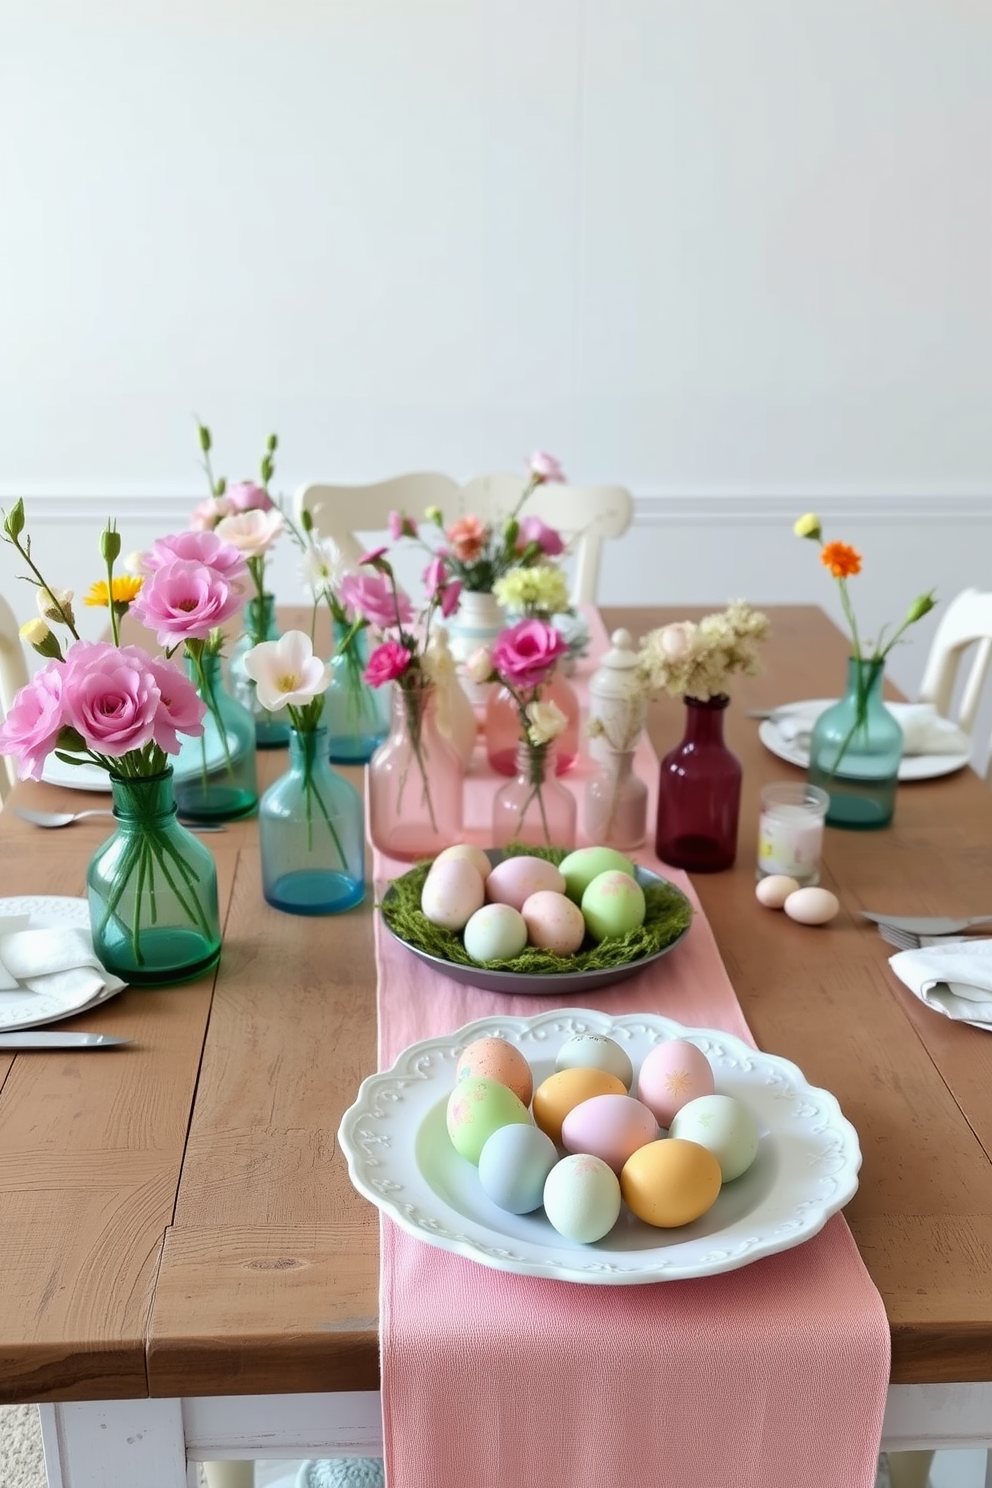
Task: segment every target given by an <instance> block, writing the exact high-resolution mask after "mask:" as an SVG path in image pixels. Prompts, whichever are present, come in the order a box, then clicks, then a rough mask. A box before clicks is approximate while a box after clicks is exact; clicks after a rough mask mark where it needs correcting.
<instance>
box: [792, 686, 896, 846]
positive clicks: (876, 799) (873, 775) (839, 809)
mask: <svg viewBox="0 0 992 1488" xmlns="http://www.w3.org/2000/svg"><path fill="white" fill-rule="evenodd" d="M884 679H885V663H884V661H881V660H865V661H862V660H861V659H860V658H859V657H856V656H852V657H851V659H850V660H849V661H848V664H847V690H846V691H845V693H844V696H843V697H842V698H841V699H840V701H839V702H836V703H834V704H833V706H832V707H830V708H827V709H826V710H825V711H824V712H823V713H821V714H820V716H819V718H818V719H817V720H816V723H815V724H814V725H813V734H812V738H811V740H810V747H809V767H808V769H807V772H806V778H807V780H809V782H810V784H811V785H818V786H820V788H821V789H822V790H825V791H826V792H827V795H828V796H829V798H830V804H829V806H828V807H827V816H826V820H827V825H828V826H831V827H849V828H852V829H853V830H855V831H872V830H874V829H875V828H877V827H886V826H888V824H889V822H890V821H891V820H892V816H893V813H894V811H895V804H896V790H897V787H898V783H899V764H900V761H901V760H902V750H903V736H902V729H901V727H900V725H899V722H898V720H897V719H896V718H895V717H894V716H893V715H892V714H891V713H890V712H889V710H888V708H887V707H886V706H885V703H884V702H883V701H882V686H883V682H884Z"/></svg>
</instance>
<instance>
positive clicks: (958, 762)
mask: <svg viewBox="0 0 992 1488" xmlns="http://www.w3.org/2000/svg"><path fill="white" fill-rule="evenodd" d="M836 701H837V699H836V698H810V699H809V700H808V701H807V702H805V703H787V704H786V705H785V707H784V708H783V710H782V711H783V712H790V711H795V712H796V713H801V714H802V715H803V717H809V718H814V717H816V716H817V715H819V714H820V713H823V712H824V711H825V710H826V709H827V708H832V707H833V705H834V703H835V702H836ZM758 738H759V739H760V740H761V742H762V744H764V746H765V748H766V749H767V750H769V751H770V753H772V754H774V755H777V756H778V758H779V759H782V760H787V761H788V762H789V764H790V765H798V766H799V768H800V769H801V770H805V769H807V767H808V766H809V746H808V745H807V744H805V743H801V742H800V741H799V740H797V739H786V738H785V737H783V735H782V732H781V730H780V729H779V726H778V720H777V719H775V718H763V719H762V720H761V722H760V723H759V724H758ZM970 761H971V746H970V745H969V746H968V748H967V749H960V750H958V751H956V752H955V753H954V754H904V755H903V757H902V759H901V760H900V761H899V779H900V780H901V781H906V780H936V779H938V778H939V777H940V776H941V775H953V774H955V772H956V771H958V770H963V769H964V767H965V765H967V764H969V763H970Z"/></svg>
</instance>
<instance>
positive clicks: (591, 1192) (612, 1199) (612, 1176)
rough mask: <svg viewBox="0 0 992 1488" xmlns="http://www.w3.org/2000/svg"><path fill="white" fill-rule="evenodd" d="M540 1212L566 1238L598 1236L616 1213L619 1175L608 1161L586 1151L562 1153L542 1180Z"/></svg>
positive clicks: (607, 1229)
mask: <svg viewBox="0 0 992 1488" xmlns="http://www.w3.org/2000/svg"><path fill="white" fill-rule="evenodd" d="M544 1212H545V1214H546V1215H547V1216H548V1219H549V1220H550V1222H551V1224H552V1225H553V1226H554V1228H555V1229H556V1230H557V1231H558V1233H559V1234H560V1235H564V1236H565V1237H566V1238H567V1239H569V1240H580V1241H581V1242H582V1243H583V1244H585V1245H589V1244H591V1243H592V1242H593V1241H594V1240H602V1238H603V1236H604V1235H608V1234H609V1232H610V1230H612V1228H613V1226H614V1225H615V1224H616V1222H617V1219H618V1217H619V1214H620V1182H619V1179H618V1178H617V1175H616V1173H614V1171H613V1169H612V1168H611V1167H610V1165H609V1164H608V1163H605V1162H603V1160H602V1158H599V1157H593V1156H591V1155H590V1154H589V1153H587V1152H582V1153H576V1154H574V1155H573V1156H570V1157H563V1158H562V1160H561V1162H558V1163H556V1164H555V1166H554V1167H553V1168H552V1169H551V1172H550V1173H549V1174H548V1177H547V1181H546V1182H545V1185H544Z"/></svg>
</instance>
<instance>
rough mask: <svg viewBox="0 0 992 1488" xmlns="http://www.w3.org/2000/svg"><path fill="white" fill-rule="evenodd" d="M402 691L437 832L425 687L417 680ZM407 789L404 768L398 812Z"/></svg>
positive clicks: (432, 819) (411, 738) (412, 741)
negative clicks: (429, 771)
mask: <svg viewBox="0 0 992 1488" xmlns="http://www.w3.org/2000/svg"><path fill="white" fill-rule="evenodd" d="M402 681H403V679H402V677H401V678H400V685H401V687H402ZM402 693H403V699H404V708H405V711H406V721H407V729H408V731H409V734H410V744H411V745H412V747H413V753H414V756H415V758H416V761H417V765H418V766H419V768H420V779H421V781H422V782H423V787H424V801H425V802H426V805H427V814H428V816H429V818H430V823H431V831H432V832H436V831H437V818H436V816H435V815H434V802H433V801H432V800H431V787H430V782H429V781H428V779H427V763H426V761H425V759H424V751H423V722H424V709H425V708H426V706H427V698H426V696H425V689H424V688H423V687H420V686H418V685H417V684H416V682H415V683H414V685H413V686H412V687H402ZM405 789H406V771H405V770H404V772H403V774H402V775H401V776H400V784H399V790H398V792H397V796H396V810H397V814H399V812H400V811H401V809H402V806H403V792H404V790H405Z"/></svg>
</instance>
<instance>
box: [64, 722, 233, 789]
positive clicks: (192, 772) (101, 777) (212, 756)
mask: <svg viewBox="0 0 992 1488" xmlns="http://www.w3.org/2000/svg"><path fill="white" fill-rule="evenodd" d="M228 744H229V747H230V749H231V751H232V753H237V749H238V740H237V738H236V737H235V735H234V734H229V735H228ZM169 763H170V764H171V765H172V774H173V779H174V780H175V781H177V782H180V781H184V780H190V779H192V778H193V777H194V776H196V775H197V773H198V772H199V770H200V769H201V765H200V761H199V759H197V758H195V757H194V756H193V755H192V754H190V755H188V756H187V758H186V759H183V758H182V757H181V756H180V755H176V754H170V755H169ZM223 764H224V746H223V744H222V743H221V739H220V735H219V734H214V735H212V736H211V737H210V738H208V740H207V769H208V771H210V772H213V771H215V770H219V769H221V767H222V766H223ZM41 778H42V780H44V781H46V782H47V783H48V784H49V785H63V786H66V787H67V789H69V790H85V791H104V792H109V790H110V776H109V774H108V773H107V771H106V770H102V769H101V768H100V766H99V765H94V764H93V763H91V762H89V761H87V762H86V763H84V764H81V765H67V764H66V762H65V760H60V759H59V757H58V755H57V754H50V755H49V756H48V757H47V759H46V760H45V764H44V768H43V769H42V772H41Z"/></svg>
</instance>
